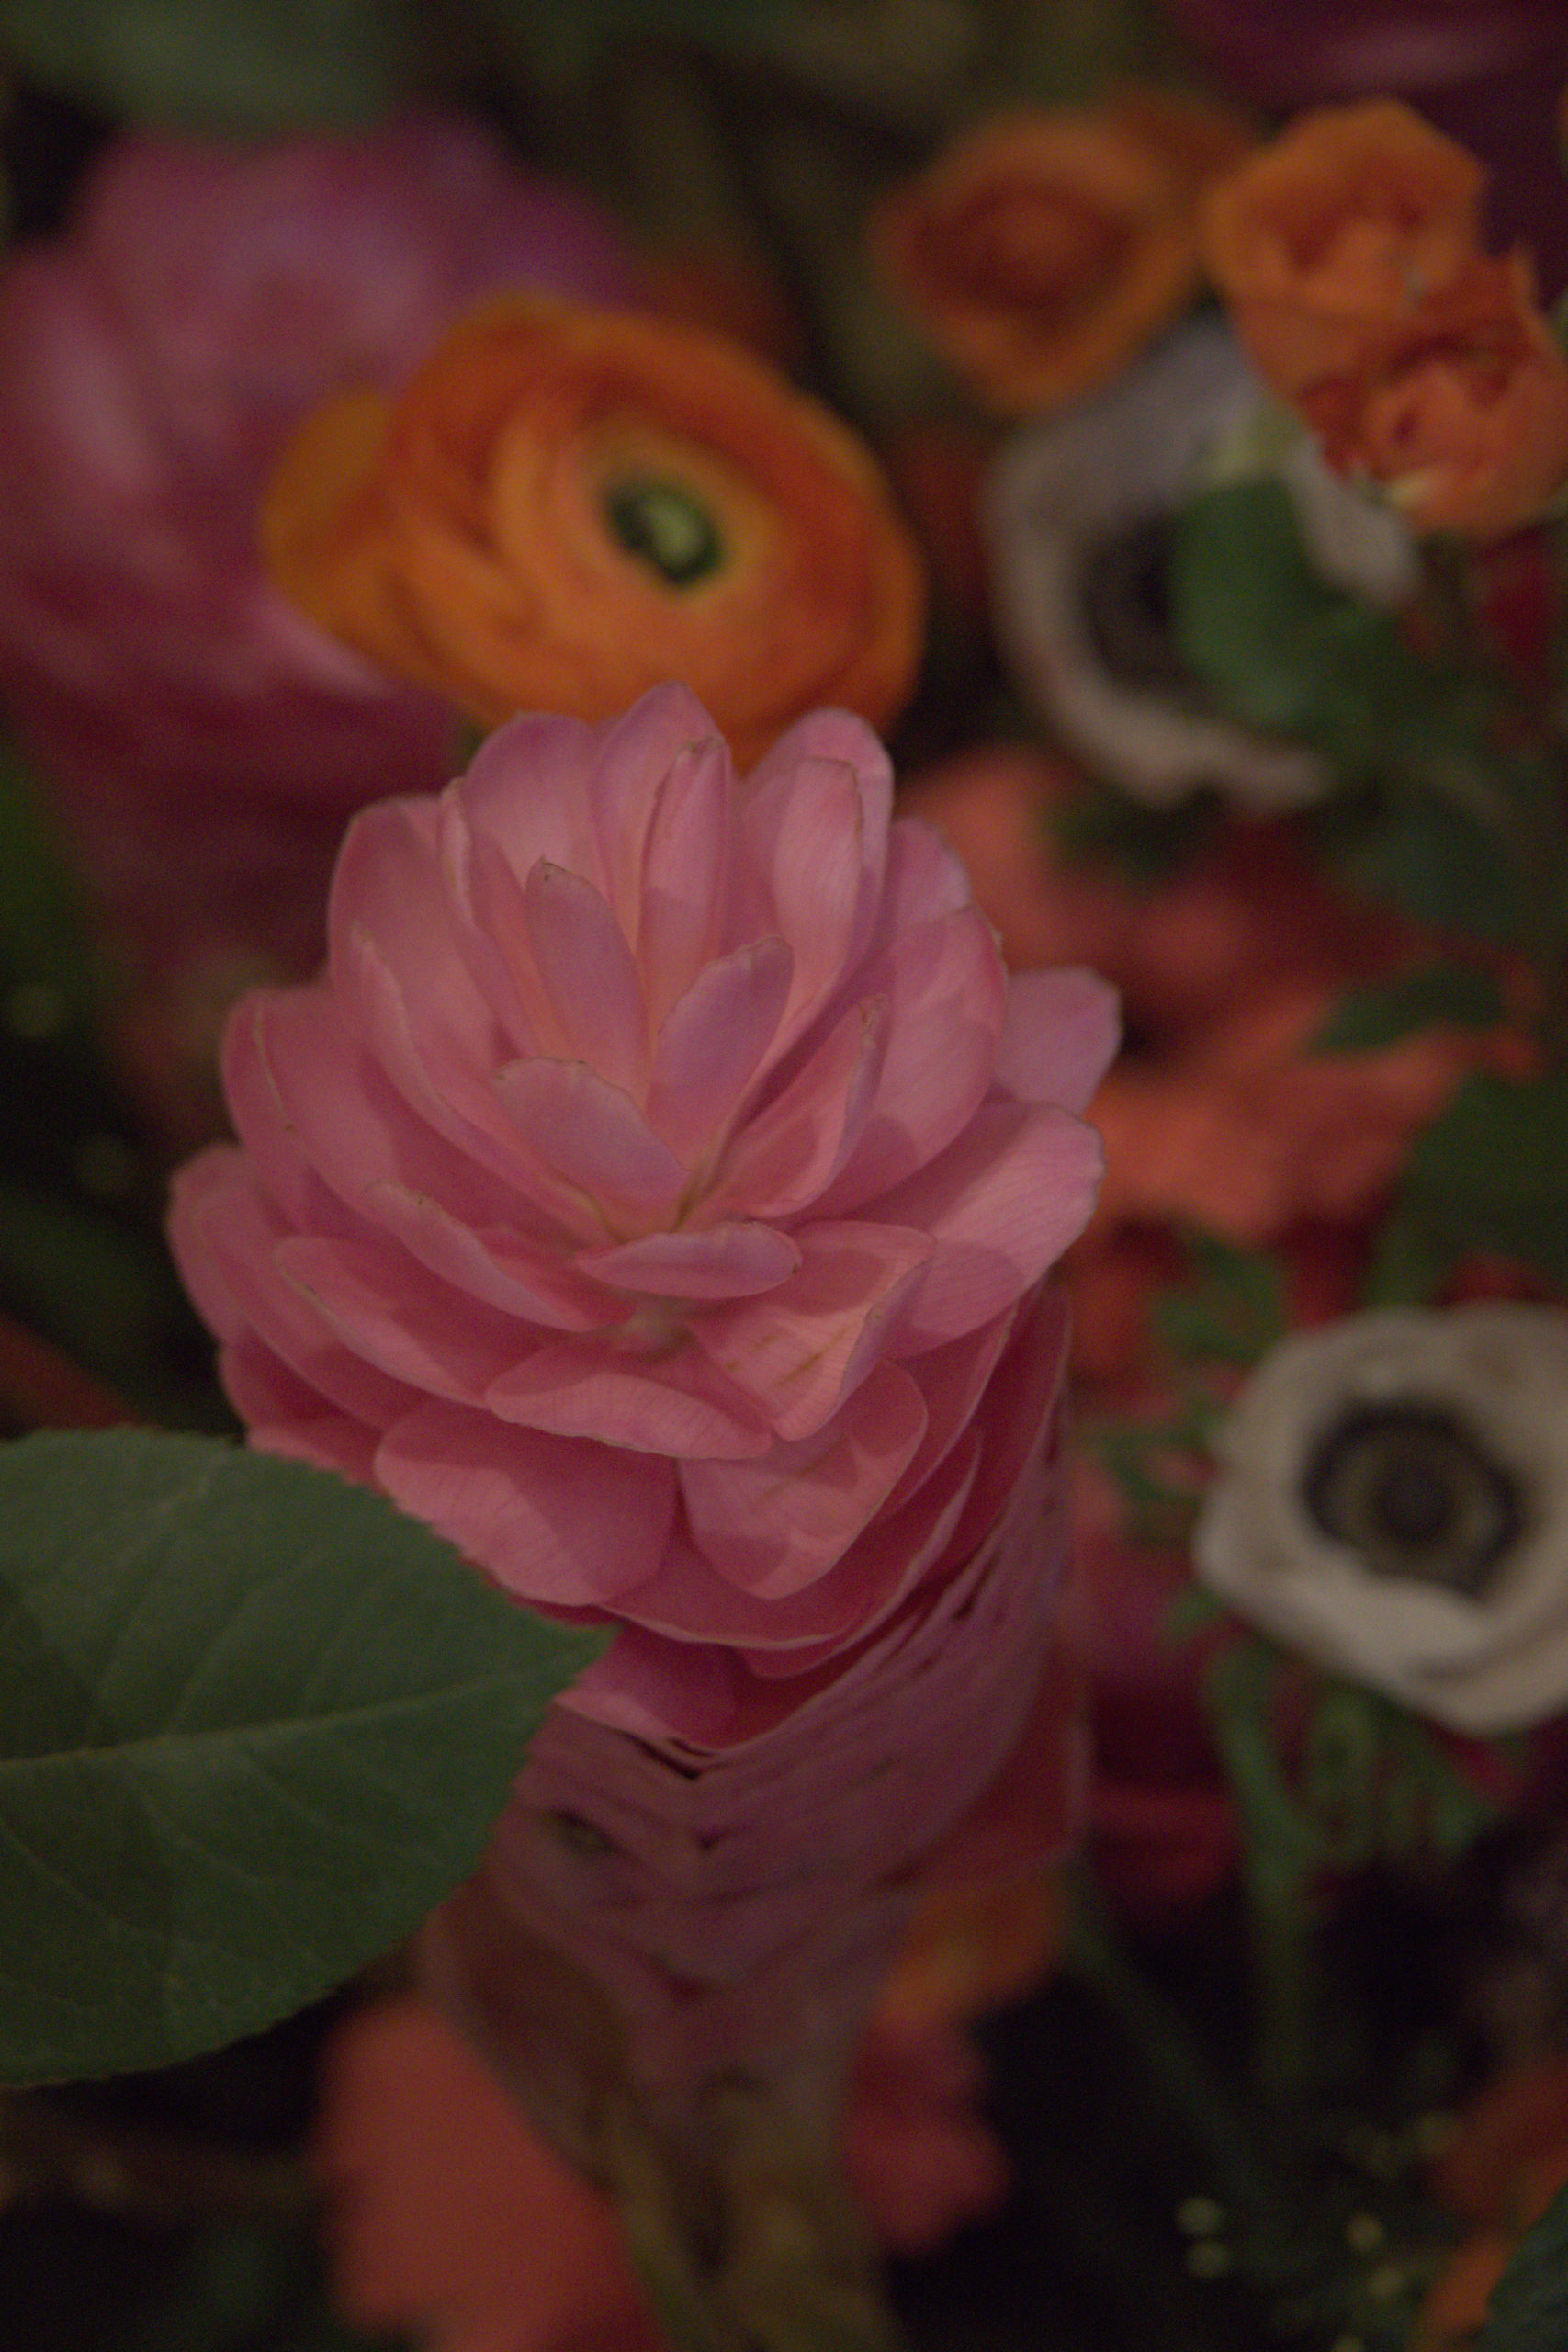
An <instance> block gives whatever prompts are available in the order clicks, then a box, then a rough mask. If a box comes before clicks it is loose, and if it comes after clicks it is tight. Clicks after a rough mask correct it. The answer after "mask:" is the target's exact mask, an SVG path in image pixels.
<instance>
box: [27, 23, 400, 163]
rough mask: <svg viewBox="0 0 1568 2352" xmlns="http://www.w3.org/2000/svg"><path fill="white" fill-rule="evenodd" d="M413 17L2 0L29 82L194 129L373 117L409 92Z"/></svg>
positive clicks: (143, 118) (280, 126) (298, 125)
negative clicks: (66, 5)
mask: <svg viewBox="0 0 1568 2352" xmlns="http://www.w3.org/2000/svg"><path fill="white" fill-rule="evenodd" d="M420 21H421V12H420V10H419V9H418V7H417V6H416V5H415V0H219V5H217V6H214V5H212V4H211V0H71V6H69V7H61V6H54V5H51V0H0V40H4V42H5V44H6V47H7V48H8V49H9V50H10V51H11V52H12V53H13V55H14V56H15V57H16V59H17V62H18V63H19V64H20V65H21V66H22V68H23V70H24V71H25V72H26V73H28V74H31V75H32V76H33V77H34V78H35V79H36V80H38V81H39V82H41V83H43V84H44V85H46V86H47V87H51V88H59V89H62V90H65V91H68V92H69V93H70V94H71V95H72V96H74V97H79V98H85V99H86V100H88V101H89V102H90V103H92V104H94V105H96V106H100V107H105V108H107V110H109V111H110V112H112V113H116V114H124V115H128V116H130V119H132V120H133V121H138V122H155V123H166V124H171V125H174V126H175V127H178V128H182V129H193V130H197V129H199V130H230V131H264V132H265V131H282V130H299V129H306V128H309V127H310V126H311V125H313V124H328V125H333V124H336V125H344V126H352V125H355V124H361V123H369V122H375V121H377V120H378V119H380V118H381V117H382V116H383V115H385V114H387V113H388V112H389V111H390V109H391V108H392V107H394V106H396V105H397V104H398V102H399V101H400V98H402V97H403V96H405V94H406V92H407V90H408V87H409V85H410V83H411V80H412V76H413V74H414V73H415V70H416V66H417V62H418V51H419V46H420V42H419V28H420Z"/></svg>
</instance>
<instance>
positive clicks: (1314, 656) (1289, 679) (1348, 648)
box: [1170, 474, 1418, 764]
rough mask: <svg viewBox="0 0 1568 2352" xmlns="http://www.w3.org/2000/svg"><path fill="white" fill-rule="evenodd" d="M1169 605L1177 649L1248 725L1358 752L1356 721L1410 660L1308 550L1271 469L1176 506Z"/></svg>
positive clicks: (1402, 677) (1389, 629)
mask: <svg viewBox="0 0 1568 2352" xmlns="http://www.w3.org/2000/svg"><path fill="white" fill-rule="evenodd" d="M1170 589H1171V611H1172V616H1173V619H1174V622H1175V626H1176V634H1177V639H1178V642H1179V645H1180V647H1181V650H1182V653H1183V655H1184V657H1185V658H1186V660H1187V661H1188V662H1189V663H1190V665H1191V667H1192V669H1193V670H1194V671H1195V672H1196V673H1197V674H1198V675H1199V676H1200V677H1201V678H1202V679H1203V680H1204V681H1205V683H1206V684H1209V685H1210V686H1211V687H1212V688H1213V691H1214V692H1215V693H1216V694H1217V695H1219V697H1220V699H1221V701H1222V703H1223V704H1224V707H1225V708H1226V709H1227V710H1228V711H1230V712H1231V714H1232V715H1233V717H1235V718H1238V719H1240V720H1241V721H1242V722H1243V723H1244V724H1245V725H1247V726H1249V727H1258V728H1263V729H1269V730H1270V731H1278V732H1280V733H1284V734H1290V735H1303V736H1306V737H1309V738H1310V739H1312V740H1313V741H1317V742H1322V743H1324V745H1325V749H1326V748H1328V745H1329V742H1330V741H1332V742H1334V743H1337V744H1338V745H1340V746H1341V747H1342V748H1344V749H1345V750H1346V751H1348V752H1349V754H1350V763H1351V764H1356V763H1359V760H1360V758H1361V757H1362V756H1364V754H1363V752H1362V749H1361V744H1360V742H1359V737H1360V736H1361V735H1362V734H1363V733H1364V729H1359V728H1358V726H1357V723H1356V722H1357V721H1358V720H1359V719H1364V718H1365V717H1366V716H1367V709H1368V705H1369V703H1375V704H1378V705H1382V704H1383V703H1385V702H1386V701H1387V700H1388V699H1389V698H1390V696H1391V695H1394V696H1397V695H1399V693H1400V690H1401V689H1402V688H1404V689H1408V688H1409V686H1410V685H1411V684H1412V681H1411V679H1410V676H1409V672H1410V671H1411V670H1412V669H1417V668H1418V665H1416V664H1414V663H1413V662H1412V661H1411V657H1410V656H1409V655H1407V654H1406V653H1405V652H1404V649H1403V648H1402V647H1401V646H1400V644H1399V641H1398V639H1397V637H1396V635H1395V632H1394V626H1393V621H1392V619H1391V618H1390V616H1388V614H1386V613H1385V612H1382V610H1380V609H1379V608H1377V607H1375V606H1373V605H1364V604H1361V603H1359V601H1358V600H1357V599H1356V598H1355V597H1353V596H1348V595H1347V594H1345V593H1344V591H1343V590H1341V589H1338V588H1335V587H1332V586H1330V585H1329V583H1328V582H1326V581H1325V580H1324V579H1323V578H1322V577H1321V576H1320V575H1319V574H1318V572H1317V571H1314V568H1313V566H1312V564H1311V562H1310V561H1309V560H1308V558H1307V554H1306V550H1305V548H1304V547H1303V543H1302V537H1301V532H1300V530H1299V528H1298V526H1297V524H1296V517H1295V509H1294V507H1293V506H1292V503H1291V498H1290V493H1289V492H1288V491H1286V490H1285V488H1284V487H1283V485H1282V484H1281V483H1280V481H1277V480H1275V479H1274V478H1273V477H1272V476H1271V475H1268V474H1264V475H1257V476H1252V477H1249V478H1247V479H1246V480H1244V481H1234V482H1227V483H1225V484H1224V486H1223V487H1221V488H1218V489H1215V490H1210V491H1206V492H1203V493H1202V494H1201V496H1200V497H1197V498H1195V499H1194V500H1193V501H1192V502H1191V503H1190V505H1189V506H1188V507H1187V508H1186V509H1185V510H1184V512H1183V513H1182V515H1180V516H1179V520H1178V524H1177V528H1176V532H1175V535H1174V542H1173V553H1172V560H1171V580H1170Z"/></svg>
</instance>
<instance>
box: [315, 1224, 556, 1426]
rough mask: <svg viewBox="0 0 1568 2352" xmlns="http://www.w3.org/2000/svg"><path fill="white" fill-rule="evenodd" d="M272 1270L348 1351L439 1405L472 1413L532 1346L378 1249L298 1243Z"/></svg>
mask: <svg viewBox="0 0 1568 2352" xmlns="http://www.w3.org/2000/svg"><path fill="white" fill-rule="evenodd" d="M273 1263H274V1264H275V1265H276V1268H277V1270H278V1272H279V1273H280V1274H282V1275H283V1277H284V1279H285V1280H286V1281H287V1282H290V1283H293V1285H294V1287H295V1289H296V1290H298V1291H299V1292H300V1293H301V1294H302V1295H303V1296H304V1297H306V1298H307V1299H309V1300H310V1304H311V1306H314V1307H315V1308H317V1309H318V1311H319V1312H320V1313H321V1316H322V1317H323V1318H324V1320H325V1321H326V1322H327V1323H329V1324H330V1325H331V1327H332V1329H333V1330H334V1331H335V1332H336V1333H337V1335H338V1337H339V1338H340V1339H341V1340H343V1342H344V1345H345V1347H348V1348H350V1349H352V1350H353V1351H354V1352H355V1354H356V1355H358V1356H362V1357H363V1358H364V1359H365V1361H366V1363H372V1364H378V1365H379V1366H380V1368H381V1370H382V1371H383V1372H387V1373H390V1374H391V1375H392V1377H393V1378H394V1379H396V1380H402V1381H406V1382H407V1383H408V1384H409V1385H410V1386H411V1387H413V1388H426V1389H429V1390H430V1391H431V1392H432V1394H433V1395H434V1396H437V1397H452V1398H456V1399H457V1400H459V1401H462V1402H466V1403H471V1404H477V1403H478V1401H479V1398H480V1397H482V1396H483V1394H484V1392H485V1390H486V1388H487V1387H488V1386H489V1385H490V1384H491V1381H492V1380H494V1379H496V1378H497V1377H498V1375H499V1374H501V1373H502V1372H504V1371H506V1370H507V1369H508V1367H509V1366H510V1365H512V1364H513V1363H516V1361H517V1359H518V1357H519V1356H520V1355H524V1354H525V1353H526V1352H527V1351H529V1350H530V1349H531V1348H532V1347H533V1346H534V1345H535V1344H536V1340H537V1337H538V1335H537V1333H536V1330H535V1329H532V1328H531V1327H530V1326H529V1325H527V1324H525V1323H519V1322H517V1321H516V1320H515V1319H514V1318H513V1317H511V1316H508V1315H503V1314H501V1313H498V1312H497V1310H496V1309H495V1308H493V1307H486V1306H481V1305H480V1304H479V1301H478V1300H477V1299H475V1298H474V1297H473V1296H471V1295H468V1296H465V1295H463V1294H462V1293H460V1292H457V1291H455V1290H453V1289H452V1288H451V1287H450V1286H449V1285H448V1284H447V1283H442V1282H437V1281H436V1279H435V1278H434V1275H432V1274H431V1273H429V1272H427V1271H426V1269H425V1268H424V1267H423V1266H421V1265H418V1264H416V1263H415V1262H413V1261H411V1260H410V1259H409V1258H408V1257H407V1256H406V1255H405V1253H404V1252H403V1251H401V1250H396V1249H393V1248H390V1247H389V1246H388V1245H387V1244H386V1243H384V1242H374V1241H342V1240H327V1239H323V1238H319V1237H312V1236H310V1235H308V1234H296V1235H292V1236H290V1237H288V1238H286V1239H284V1240H282V1241H280V1242H279V1243H278V1244H277V1247H276V1250H275V1251H274V1253H273Z"/></svg>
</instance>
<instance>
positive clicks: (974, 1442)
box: [743, 1430, 982, 1680]
mask: <svg viewBox="0 0 1568 2352" xmlns="http://www.w3.org/2000/svg"><path fill="white" fill-rule="evenodd" d="M981 1451H982V1447H981V1441H980V1439H979V1437H978V1435H977V1434H976V1432H975V1431H974V1430H970V1431H969V1432H968V1433H967V1434H966V1435H965V1437H964V1439H963V1440H962V1441H961V1442H960V1443H959V1444H957V1445H956V1446H954V1447H953V1451H952V1452H951V1453H949V1454H948V1456H947V1458H946V1460H945V1461H944V1462H943V1463H942V1465H941V1467H940V1468H939V1469H938V1470H937V1472H936V1473H935V1475H934V1476H931V1477H930V1478H928V1479H927V1480H926V1481H925V1483H924V1484H923V1486H922V1487H920V1490H919V1493H918V1494H916V1495H912V1496H911V1497H910V1498H909V1499H908V1502H906V1503H903V1504H900V1505H899V1506H898V1507H897V1509H889V1510H886V1511H884V1512H883V1514H882V1515H881V1517H880V1518H878V1519H876V1520H875V1521H874V1522H873V1523H872V1525H871V1526H869V1527H868V1528H867V1529H866V1531H865V1532H864V1534H863V1536H862V1537H861V1539H860V1541H859V1543H858V1544H856V1545H855V1547H854V1549H853V1551H852V1552H851V1553H850V1554H849V1555H848V1556H847V1557H846V1558H845V1559H844V1560H842V1561H841V1562H840V1565H839V1566H838V1567H837V1568H836V1569H834V1570H832V1571H831V1572H830V1573H829V1575H828V1576H826V1577H824V1578H823V1580H822V1583H821V1586H820V1587H819V1591H820V1594H821V1607H822V1611H823V1615H824V1619H825V1620H827V1621H828V1622H829V1623H831V1624H832V1626H833V1628H834V1629H833V1630H830V1631H829V1632H828V1633H826V1634H825V1635H824V1636H823V1638H822V1639H821V1640H819V1641H818V1642H816V1643H799V1644H795V1645H793V1647H792V1649H791V1651H790V1652H789V1653H788V1654H786V1652H785V1649H784V1645H783V1644H782V1643H781V1642H779V1641H776V1640H775V1639H773V1636H772V1634H771V1633H770V1634H764V1635H763V1636H762V1638H761V1639H760V1640H757V1641H754V1642H751V1643H750V1644H747V1645H743V1646H744V1655H745V1658H746V1663H747V1665H748V1666H749V1667H750V1669H751V1671H752V1673H753V1674H758V1675H761V1676H763V1677H765V1678H767V1679H770V1680H777V1679H781V1678H782V1677H784V1676H786V1675H795V1674H800V1675H805V1674H810V1673H812V1672H813V1671H814V1670H815V1669H816V1668H818V1667H821V1666H825V1665H826V1664H827V1663H828V1661H829V1659H830V1658H831V1657H833V1656H834V1655H835V1653H836V1652H837V1651H838V1650H839V1649H840V1648H841V1646H842V1645H843V1641H844V1637H845V1635H846V1634H849V1633H850V1632H851V1631H852V1632H853V1633H854V1634H855V1636H856V1638H857V1639H862V1638H863V1637H864V1636H866V1635H867V1634H874V1632H875V1631H876V1629H877V1627H878V1626H879V1625H881V1624H882V1623H884V1622H885V1621H886V1619H887V1618H889V1617H891V1616H892V1615H893V1614H894V1613H895V1611H897V1610H898V1609H899V1608H901V1607H902V1606H903V1604H904V1602H905V1601H906V1600H908V1598H909V1596H910V1594H911V1593H913V1592H914V1591H915V1590H916V1589H917V1588H918V1587H919V1585H920V1584H922V1583H923V1582H924V1581H925V1579H926V1577H928V1576H932V1575H934V1574H936V1573H937V1572H938V1571H939V1570H940V1569H941V1568H942V1565H943V1563H944V1562H946V1561H947V1560H949V1559H950V1558H951V1556H952V1555H953V1551H954V1540H953V1539H954V1537H955V1535H956V1533H957V1531H958V1529H959V1527H960V1525H961V1524H962V1521H963V1518H964V1512H965V1510H967V1508H968V1505H969V1500H970V1497H971V1495H972V1493H973V1491H974V1486H975V1480H976V1475H977V1473H978V1469H979V1463H980V1455H981Z"/></svg>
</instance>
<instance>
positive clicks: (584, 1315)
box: [360, 1181, 622, 1331]
mask: <svg viewBox="0 0 1568 2352" xmlns="http://www.w3.org/2000/svg"><path fill="white" fill-rule="evenodd" d="M360 1199H361V1205H362V1206H363V1208H364V1210H365V1212H366V1215H367V1216H370V1217H373V1218H374V1219H375V1221H376V1223H377V1224H378V1226H380V1227H383V1228H384V1229H385V1230H386V1231H387V1232H388V1233H389V1234H391V1235H392V1236H393V1238H395V1239H396V1240H398V1241H400V1242H401V1244H402V1246H403V1248H404V1249H405V1250H407V1251H408V1252H409V1254H410V1255H411V1256H412V1257H414V1258H417V1259H418V1260H419V1261H420V1263H421V1265H423V1266H428V1267H429V1269H430V1271H431V1272H432V1273H433V1274H439V1275H440V1276H441V1278H442V1280H443V1281H444V1282H447V1283H451V1284H452V1285H453V1286H454V1288H456V1289H457V1290H460V1291H466V1292H468V1294H469V1295H471V1296H472V1297H474V1298H476V1299H479V1300H480V1301H482V1302H483V1304H484V1305H485V1306H493V1307H499V1308H500V1310H501V1311H502V1314H504V1315H513V1316H519V1317H522V1318H523V1319H524V1320H525V1321H526V1322H529V1323H537V1324H539V1325H540V1326H541V1327H542V1328H543V1329H546V1330H552V1331H592V1330H594V1329H597V1328H598V1327H599V1326H600V1325H601V1324H604V1323H609V1322H613V1321H615V1319H617V1317H618V1316H619V1315H620V1313H621V1311H622V1310H621V1304H620V1302H619V1301H618V1300H615V1299H614V1298H612V1297H610V1296H609V1295H607V1294H606V1293H604V1291H602V1290H600V1289H599V1288H598V1287H597V1285H596V1284H595V1283H592V1282H585V1281H584V1280H583V1279H582V1278H581V1274H579V1273H578V1272H577V1271H576V1268H577V1266H578V1265H581V1262H582V1259H581V1256H580V1257H578V1258H577V1259H576V1260H573V1259H571V1258H569V1257H563V1256H562V1255H560V1254H559V1252H558V1250H550V1249H548V1248H547V1247H546V1246H545V1245H544V1244H543V1243H542V1242H536V1241H534V1240H533V1239H531V1238H529V1237H527V1236H525V1235H524V1234H522V1233H520V1232H519V1231H518V1229H517V1227H515V1226H514V1225H513V1226H511V1227H499V1228H498V1227H489V1228H487V1229H486V1230H485V1231H484V1232H482V1233H478V1232H476V1231H475V1230H474V1228H473V1227H471V1226H468V1225H464V1224H463V1223H462V1222H461V1221H460V1220H459V1219H458V1218H457V1217H455V1216H449V1215H448V1213H447V1211H446V1209H444V1208H443V1207H442V1206H441V1205H440V1204H439V1202H437V1201H433V1200H432V1199H431V1197H430V1195H429V1193H414V1192H411V1191H410V1190H409V1188H408V1187H407V1185H404V1184H394V1183H391V1182H385V1181H378V1182H375V1183H372V1184H367V1186H366V1188H365V1191H364V1193H362V1194H361V1196H360ZM582 1254H583V1255H586V1254H589V1253H582Z"/></svg>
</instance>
